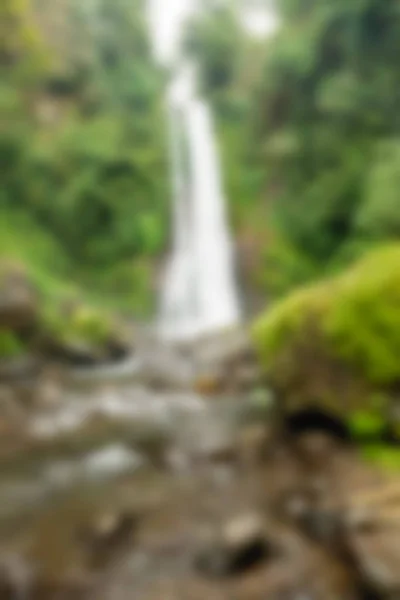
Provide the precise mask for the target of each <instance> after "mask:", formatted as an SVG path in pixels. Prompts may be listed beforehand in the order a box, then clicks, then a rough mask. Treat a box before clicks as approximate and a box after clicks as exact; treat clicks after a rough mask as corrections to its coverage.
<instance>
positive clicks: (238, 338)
mask: <svg viewBox="0 0 400 600" xmlns="http://www.w3.org/2000/svg"><path fill="white" fill-rule="evenodd" d="M193 354H194V361H195V365H196V384H195V385H196V390H198V391H199V392H201V393H204V394H205V395H218V394H222V393H239V392H247V391H249V390H252V389H253V388H255V387H257V386H258V385H259V384H260V383H261V380H262V374H261V371H260V369H259V365H258V361H257V358H256V355H255V352H254V349H253V347H252V344H251V341H250V339H249V336H248V334H247V332H246V331H244V330H242V329H233V330H229V331H225V332H221V333H220V334H218V335H213V336H207V337H204V338H203V339H202V340H200V341H199V342H197V343H196V346H195V347H194V349H193Z"/></svg>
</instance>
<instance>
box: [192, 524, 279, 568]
mask: <svg viewBox="0 0 400 600" xmlns="http://www.w3.org/2000/svg"><path fill="white" fill-rule="evenodd" d="M270 552H271V548H270V545H269V543H268V540H267V537H266V532H265V525H264V522H263V519H262V518H261V517H260V516H259V515H257V514H251V513H250V514H248V515H244V516H240V517H238V518H236V519H234V520H233V521H230V522H228V523H227V524H225V525H223V526H222V527H221V529H220V531H218V532H217V533H216V534H214V535H213V536H211V539H210V540H208V542H207V543H206V544H205V547H203V548H202V549H201V550H200V552H199V554H198V556H197V560H196V565H197V568H198V569H199V570H200V571H201V572H203V573H205V574H206V575H209V576H216V577H224V576H228V575H234V574H236V573H241V572H243V571H246V570H247V569H249V568H251V567H254V566H256V565H258V564H259V563H260V562H262V561H263V560H264V559H266V558H267V557H268V555H269V553H270Z"/></svg>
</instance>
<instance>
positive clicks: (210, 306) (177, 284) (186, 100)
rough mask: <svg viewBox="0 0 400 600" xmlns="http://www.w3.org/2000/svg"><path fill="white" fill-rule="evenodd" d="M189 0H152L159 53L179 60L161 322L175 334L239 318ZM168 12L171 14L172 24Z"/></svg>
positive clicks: (166, 333)
mask: <svg viewBox="0 0 400 600" xmlns="http://www.w3.org/2000/svg"><path fill="white" fill-rule="evenodd" d="M163 2H165V0H163ZM179 4H180V8H178V6H179ZM190 5H191V3H190V0H174V2H172V4H171V7H169V9H171V12H170V13H169V15H167V13H166V10H165V3H164V7H163V5H162V3H161V2H160V0H153V7H152V8H153V11H152V21H153V27H154V34H155V42H156V44H158V54H159V55H161V57H162V58H163V60H167V62H169V63H170V64H171V63H172V64H175V65H176V66H175V68H174V73H173V77H172V82H171V84H170V88H169V90H168V95H167V106H168V116H169V130H170V155H171V170H172V175H173V247H172V254H171V257H170V259H169V264H168V267H167V269H166V275H165V282H164V285H163V289H162V293H161V309H160V323H159V329H160V334H161V335H162V336H163V337H165V338H167V339H177V340H179V339H188V338H194V337H196V336H199V335H201V334H203V333H207V332H212V331H216V330H219V329H223V328H226V327H229V326H232V325H235V324H237V323H238V322H239V320H240V307H239V299H238V292H237V289H236V285H235V277H234V260H233V247H232V241H231V237H230V234H229V227H228V221H227V215H226V200H225V196H224V191H223V185H222V176H221V168H220V162H219V156H218V150H217V146H216V136H215V131H214V124H213V119H212V114H211V110H210V107H209V105H208V104H207V103H206V102H205V101H204V100H203V99H202V98H201V97H200V96H199V94H198V91H197V85H196V83H197V76H196V65H195V64H194V63H192V62H190V61H187V60H185V56H183V53H182V51H181V49H180V47H179V46H180V45H179V38H180V35H179V34H180V32H181V30H182V27H183V25H184V16H185V15H186V14H187V13H189V14H190V11H191V6H190ZM185 9H186V12H185ZM174 10H175V13H174ZM174 14H175V21H174V19H173V15H174ZM166 19H167V21H168V19H170V20H171V19H172V20H171V22H170V23H169V26H167V21H166ZM166 27H167V30H166ZM172 59H175V60H172Z"/></svg>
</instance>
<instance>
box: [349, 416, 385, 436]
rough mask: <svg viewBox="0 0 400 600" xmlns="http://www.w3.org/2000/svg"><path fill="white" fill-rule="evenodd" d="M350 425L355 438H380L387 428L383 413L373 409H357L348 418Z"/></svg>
mask: <svg viewBox="0 0 400 600" xmlns="http://www.w3.org/2000/svg"><path fill="white" fill-rule="evenodd" d="M348 425H349V429H350V432H351V433H352V436H353V437H354V438H355V439H366V438H368V439H378V438H379V437H380V436H381V435H382V434H383V432H384V430H385V425H386V423H385V420H384V418H383V415H382V414H380V413H375V412H374V411H373V410H371V411H356V412H355V413H354V414H352V415H351V417H349V419H348Z"/></svg>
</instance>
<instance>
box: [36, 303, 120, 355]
mask: <svg viewBox="0 0 400 600" xmlns="http://www.w3.org/2000/svg"><path fill="white" fill-rule="evenodd" d="M42 324H43V328H44V329H45V331H47V332H48V334H49V335H50V336H51V338H52V339H53V340H54V341H55V342H56V343H59V344H61V345H70V344H71V345H75V344H78V345H80V344H84V345H87V346H94V347H100V346H104V345H106V344H107V342H109V341H110V339H112V337H113V335H114V334H115V324H114V323H113V321H112V319H111V318H110V316H109V315H108V314H106V313H104V312H103V311H101V310H99V309H95V308H91V307H88V306H86V305H75V306H73V307H69V308H67V309H63V307H62V306H60V305H57V304H55V305H48V307H47V309H46V310H45V311H44V313H43V316H42Z"/></svg>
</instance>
